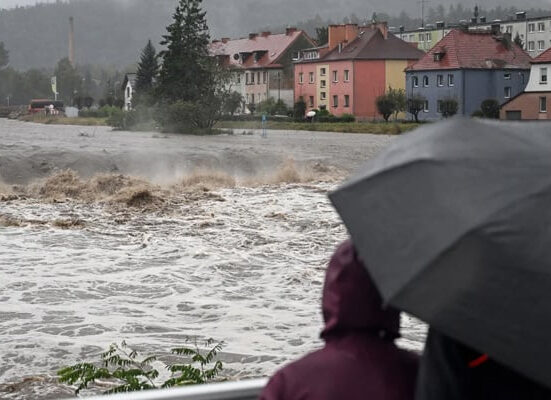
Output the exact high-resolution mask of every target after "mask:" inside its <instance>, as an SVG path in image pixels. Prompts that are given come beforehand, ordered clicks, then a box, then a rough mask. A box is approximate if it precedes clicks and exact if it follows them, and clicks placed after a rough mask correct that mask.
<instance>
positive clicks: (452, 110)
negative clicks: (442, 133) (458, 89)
mask: <svg viewBox="0 0 551 400" xmlns="http://www.w3.org/2000/svg"><path fill="white" fill-rule="evenodd" d="M458 110H459V103H458V102H457V100H456V99H453V98H446V99H442V100H440V114H442V116H443V117H444V118H449V117H453V116H454V115H455V114H457V111H458Z"/></svg>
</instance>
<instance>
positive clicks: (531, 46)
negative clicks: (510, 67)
mask: <svg viewBox="0 0 551 400" xmlns="http://www.w3.org/2000/svg"><path fill="white" fill-rule="evenodd" d="M535 49H536V44H535V42H533V41H530V42H528V51H534V50H535Z"/></svg>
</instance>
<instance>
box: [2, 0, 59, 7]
mask: <svg viewBox="0 0 551 400" xmlns="http://www.w3.org/2000/svg"><path fill="white" fill-rule="evenodd" d="M52 1H55V0H40V1H37V0H0V8H11V7H15V6H29V5H33V4H36V3H38V2H40V3H51V2H52Z"/></svg>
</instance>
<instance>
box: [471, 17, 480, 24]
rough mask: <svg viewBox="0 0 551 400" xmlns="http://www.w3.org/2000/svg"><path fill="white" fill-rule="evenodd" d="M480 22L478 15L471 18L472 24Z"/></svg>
mask: <svg viewBox="0 0 551 400" xmlns="http://www.w3.org/2000/svg"><path fill="white" fill-rule="evenodd" d="M476 23H478V19H477V18H476V17H472V18H471V24H473V25H476Z"/></svg>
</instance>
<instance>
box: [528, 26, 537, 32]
mask: <svg viewBox="0 0 551 400" xmlns="http://www.w3.org/2000/svg"><path fill="white" fill-rule="evenodd" d="M535 31H536V24H528V32H529V33H531V32H535Z"/></svg>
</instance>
